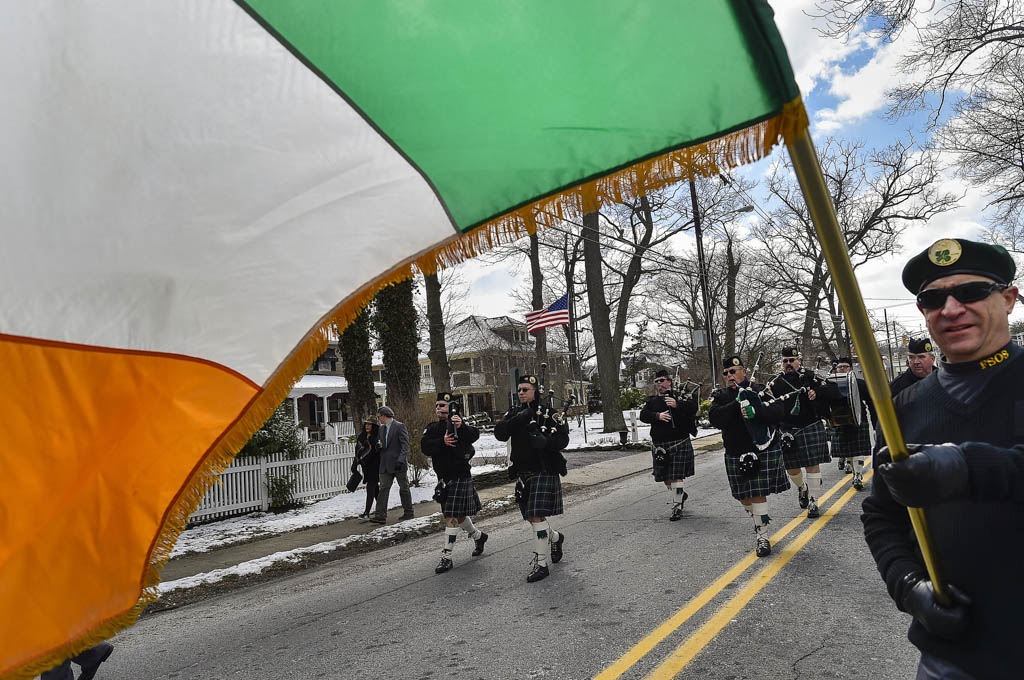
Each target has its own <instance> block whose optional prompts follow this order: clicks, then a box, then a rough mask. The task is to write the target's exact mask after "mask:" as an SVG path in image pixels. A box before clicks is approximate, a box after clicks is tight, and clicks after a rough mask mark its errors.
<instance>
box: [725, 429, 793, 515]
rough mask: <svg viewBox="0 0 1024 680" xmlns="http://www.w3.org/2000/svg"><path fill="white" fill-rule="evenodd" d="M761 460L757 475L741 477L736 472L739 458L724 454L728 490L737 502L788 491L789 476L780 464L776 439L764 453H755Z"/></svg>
mask: <svg viewBox="0 0 1024 680" xmlns="http://www.w3.org/2000/svg"><path fill="white" fill-rule="evenodd" d="M755 453H757V457H758V458H759V459H760V460H761V467H760V468H759V469H758V471H757V474H755V475H753V476H751V477H743V476H742V475H740V473H739V472H737V470H736V466H737V464H738V463H739V462H740V457H739V456H731V455H729V454H728V453H727V454H725V474H726V476H727V477H728V478H729V490H730V491H731V492H732V497H733V498H735V499H736V500H738V501H741V500H743V499H745V498H757V497H759V496H767V495H768V494H773V493H782V492H783V491H786V490H787V489H789V475H787V474H786V468H785V467H784V466H783V464H782V449H780V448H779V442H778V438H776V440H775V441H773V442H772V444H771V446H769V447H768V448H767V449H765V450H764V451H756V452H755Z"/></svg>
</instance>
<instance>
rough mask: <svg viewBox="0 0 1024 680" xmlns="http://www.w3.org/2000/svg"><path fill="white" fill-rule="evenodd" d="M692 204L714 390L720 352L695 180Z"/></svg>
mask: <svg viewBox="0 0 1024 680" xmlns="http://www.w3.org/2000/svg"><path fill="white" fill-rule="evenodd" d="M690 202H691V203H692V204H693V235H694V238H696V239H697V268H698V270H699V274H700V294H701V298H702V300H703V306H704V333H705V334H706V335H707V338H708V343H707V344H708V359H709V360H710V366H711V386H712V389H714V388H717V387H718V369H717V368H716V366H717V363H718V362H717V360H716V357H717V356H718V352H717V351H716V350H715V336H714V333H712V332H711V300H710V299H709V297H708V270H707V267H706V266H705V264H704V239H703V238H702V237H701V232H700V209H699V208H698V207H697V185H696V184H695V183H694V181H693V179H691V180H690ZM753 210H754V206H752V205H745V206H743V207H741V208H737V209H736V210H735V211H733V212H736V213H748V212H752V211H753Z"/></svg>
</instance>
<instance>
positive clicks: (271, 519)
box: [171, 465, 503, 559]
mask: <svg viewBox="0 0 1024 680" xmlns="http://www.w3.org/2000/svg"><path fill="white" fill-rule="evenodd" d="M501 469H503V468H502V466H500V465H478V466H476V467H474V468H473V474H474V475H479V474H482V473H484V472H491V471H493V470H501ZM410 481H411V480H410ZM436 485H437V476H436V475H435V474H434V471H433V470H427V471H426V472H424V473H423V475H422V476H421V477H420V486H418V487H417V486H411V487H409V490H410V491H411V492H412V502H413V504H416V503H419V502H420V501H427V500H430V499H431V498H432V497H433V495H434V486H436ZM397 486H398V485H397V484H395V485H393V486H392V487H391V497H390V498H389V499H388V508H389V509H390V508H396V507H398V506H400V505H401V504H402V501H401V499H400V498H399V497H398V492H397V490H396V489H397ZM365 509H366V490H365V488H364V487H360V488H359V489H356V492H355V493H348V492H344V493H340V494H338V495H337V496H335V497H334V498H328V499H326V500H322V501H317V502H315V503H310V504H309V505H305V506H303V507H301V508H295V509H294V510H287V511H285V512H280V513H274V512H254V513H252V514H250V515H244V516H242V517H230V518H228V519H224V520H220V521H218V522H210V523H208V524H200V525H198V526H195V527H192V528H191V529H186V530H185V531H183V532H181V535H180V536H179V537H178V542H177V543H176V544H175V546H174V550H173V551H171V558H172V559H173V558H175V557H181V556H182V555H188V554H190V553H201V552H206V551H208V550H212V549H213V548H219V547H223V546H225V545H231V544H232V543H241V542H242V541H250V540H253V539H256V538H266V537H268V536H275V535H277V534H285V533H288V532H290V531H295V530H296V529H306V528H308V527H318V526H323V525H324V524H331V523H333V522H340V521H341V520H343V519H348V518H352V517H357V516H358V515H359V514H360V513H362V512H363V510H365Z"/></svg>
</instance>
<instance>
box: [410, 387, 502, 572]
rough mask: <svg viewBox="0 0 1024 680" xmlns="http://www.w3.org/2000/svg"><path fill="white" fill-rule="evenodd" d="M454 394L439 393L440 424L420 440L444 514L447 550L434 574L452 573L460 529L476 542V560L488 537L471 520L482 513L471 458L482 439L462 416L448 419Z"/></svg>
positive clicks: (427, 429) (435, 492) (431, 426)
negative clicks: (431, 465) (435, 480)
mask: <svg viewBox="0 0 1024 680" xmlns="http://www.w3.org/2000/svg"><path fill="white" fill-rule="evenodd" d="M451 403H452V395H451V394H449V393H447V392H439V393H438V395H437V401H436V402H434V413H435V414H436V415H437V422H433V423H431V424H430V425H427V428H426V429H425V430H423V438H422V439H421V440H420V450H421V451H422V452H423V455H425V456H428V457H429V458H430V459H431V461H433V464H434V472H436V473H437V481H438V484H437V488H436V489H435V491H434V500H436V501H437V502H439V503H440V504H441V514H442V515H444V523H445V529H444V547H443V548H441V561H440V562H439V563H438V565H437V568H435V569H434V573H435V574H443V573H444V572H446V571H449V570H450V569H451V568H452V567H453V566H454V563H453V562H452V552H453V550H454V548H455V539H456V538H457V537H458V535H459V529H460V528H461V529H462V530H463V531H464V532H466V535H467V536H469V537H470V538H471V539H472V540H473V542H474V544H475V545H474V548H473V557H477V556H479V555H482V554H483V552H484V543H486V542H487V534H485V533H484V532H482V531H480V530H479V529H477V528H476V527H475V526H474V525H473V520H472V519H471V517H472V516H473V515H475V514H476V513H478V512H480V496H478V495H477V492H476V487H475V486H473V474H472V472H471V467H470V463H469V461H470V459H472V458H473V454H474V453H475V451H474V449H473V442H475V441H476V440H477V439H479V438H480V431H479V430H477V429H476V428H475V427H473V426H472V425H467V424H466V423H464V422H463V421H462V416H460V415H458V414H457V413H452V414H451V417H450V418H449V409H450V408H451V406H450V405H451Z"/></svg>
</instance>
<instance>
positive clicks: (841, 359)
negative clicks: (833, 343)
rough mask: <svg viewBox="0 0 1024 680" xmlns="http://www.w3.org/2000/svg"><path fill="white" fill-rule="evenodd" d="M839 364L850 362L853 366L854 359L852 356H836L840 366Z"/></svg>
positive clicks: (837, 363)
mask: <svg viewBox="0 0 1024 680" xmlns="http://www.w3.org/2000/svg"><path fill="white" fill-rule="evenodd" d="M839 364H849V365H850V366H853V359H851V358H850V357H836V365H837V366H838V365H839Z"/></svg>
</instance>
